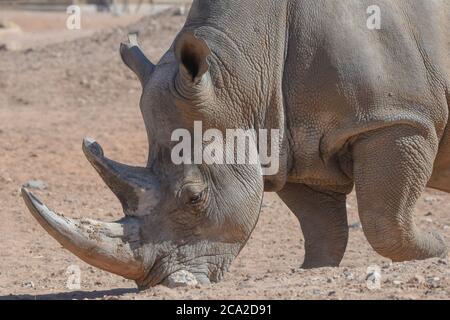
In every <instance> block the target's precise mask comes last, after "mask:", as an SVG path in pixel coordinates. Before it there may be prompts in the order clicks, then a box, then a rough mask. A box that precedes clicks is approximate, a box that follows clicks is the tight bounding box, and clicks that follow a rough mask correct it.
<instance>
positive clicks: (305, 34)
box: [23, 0, 450, 288]
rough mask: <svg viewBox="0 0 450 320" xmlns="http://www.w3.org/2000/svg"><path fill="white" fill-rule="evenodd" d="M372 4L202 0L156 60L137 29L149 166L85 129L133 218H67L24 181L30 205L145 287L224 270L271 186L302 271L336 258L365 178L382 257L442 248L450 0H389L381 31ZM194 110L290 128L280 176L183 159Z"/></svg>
mask: <svg viewBox="0 0 450 320" xmlns="http://www.w3.org/2000/svg"><path fill="white" fill-rule="evenodd" d="M372 2H373V1H371V0H370V1H368V0H348V1H341V0H197V1H194V3H193V6H192V8H191V10H190V14H189V16H188V18H187V21H186V24H185V26H184V27H183V29H182V30H181V32H180V33H179V35H178V36H177V38H176V40H175V41H174V44H173V46H172V47H171V48H170V49H169V50H168V51H167V53H166V54H165V55H164V57H163V58H162V59H161V61H160V62H159V63H158V64H156V65H155V64H153V63H152V62H150V61H149V60H148V59H147V58H146V57H145V55H144V54H143V53H142V51H141V50H140V49H139V46H138V45H137V42H136V41H134V40H132V41H131V43H128V44H123V45H122V46H121V54H122V58H123V60H124V62H125V63H126V64H127V65H128V66H129V67H130V68H131V69H132V70H133V71H134V72H135V73H136V74H137V76H138V77H139V79H140V81H141V83H142V86H143V94H142V99H141V109H142V113H143V117H144V121H145V124H146V127H147V131H148V139H149V146H150V156H149V160H148V165H147V166H146V167H145V168H136V167H130V166H127V165H123V164H120V163H117V162H115V161H112V160H109V159H107V158H106V157H105V156H104V155H103V151H102V149H101V147H100V146H99V145H98V144H97V143H96V142H94V141H92V140H85V141H84V145H83V148H84V151H85V153H86V156H87V158H88V159H89V161H90V162H91V163H92V165H93V166H94V167H95V169H97V171H98V172H99V173H100V175H101V177H102V178H103V179H104V181H105V182H106V184H107V185H108V186H109V187H110V188H111V189H112V191H113V192H114V193H115V194H116V195H117V197H118V198H119V200H120V201H121V203H122V205H123V209H124V213H125V218H123V219H122V220H120V221H118V222H116V223H103V222H96V221H92V220H88V219H81V220H77V219H68V218H64V217H62V216H60V215H57V214H55V213H54V212H52V211H50V210H49V209H47V207H45V206H44V205H43V204H42V203H41V202H40V201H39V200H38V199H37V198H35V197H34V196H33V195H32V194H31V193H29V192H28V191H27V190H26V189H23V197H24V199H25V202H26V204H27V206H28V208H29V209H30V210H31V212H32V214H33V215H34V216H35V218H36V219H37V220H38V221H39V223H40V224H41V225H42V226H43V227H44V228H45V230H47V231H48V232H49V233H50V234H51V235H52V236H53V237H54V238H55V239H56V240H58V241H59V242H60V243H61V244H62V245H63V246H64V247H65V248H67V249H68V250H70V251H71V252H73V253H74V254H76V255H77V256H78V257H80V258H81V259H83V260H84V261H86V262H88V263H90V264H92V265H94V266H96V267H99V268H102V269H104V270H107V271H110V272H113V273H115V274H119V275H122V276H124V277H126V278H128V279H133V280H135V281H136V283H137V284H138V286H139V287H140V288H147V287H149V286H154V285H156V284H159V283H165V282H166V281H167V279H169V278H170V276H171V275H173V274H176V273H177V272H179V271H183V272H188V274H190V275H193V276H195V278H196V279H197V280H198V281H199V282H202V283H208V282H210V281H214V282H215V281H218V280H220V279H221V278H222V276H223V275H224V273H225V271H226V270H227V269H228V267H229V266H230V264H231V262H232V261H233V259H234V258H235V257H236V256H237V255H238V253H239V251H240V250H241V249H242V247H243V246H244V245H245V243H246V241H247V240H248V238H249V236H250V234H251V232H252V230H253V229H254V227H255V224H256V222H257V220H258V215H259V211H260V206H261V201H262V198H263V192H264V191H268V192H278V194H279V195H280V197H281V199H282V200H283V201H284V202H285V203H286V204H287V205H288V206H289V208H290V209H291V210H292V211H293V213H294V214H295V215H296V216H297V217H298V218H299V220H300V223H301V227H302V230H303V234H304V237H305V251H306V255H305V261H304V264H303V267H305V268H311V267H323V266H337V265H339V263H340V261H341V259H342V257H343V255H344V251H345V248H346V245H347V239H348V225H347V215H346V195H347V194H348V193H349V192H350V191H351V190H352V189H353V186H355V187H356V193H357V199H358V206H359V214H360V218H361V223H362V227H363V230H364V233H365V235H366V237H367V239H368V241H369V242H370V244H371V245H372V246H373V248H374V249H375V250H376V251H377V252H378V253H379V254H381V255H383V256H385V257H388V258H390V259H392V260H394V261H404V260H413V259H426V258H430V257H438V256H443V255H445V254H446V252H447V249H446V245H445V244H444V242H443V240H442V238H441V237H440V236H439V235H438V234H436V233H431V232H430V233H428V232H422V231H419V230H418V229H417V227H416V225H415V224H414V221H413V210H414V207H415V204H416V201H417V200H418V198H419V196H420V195H421V193H422V192H423V190H424V189H425V187H426V186H429V187H433V188H437V189H440V190H444V191H447V192H450V128H449V123H448V116H449V100H450V94H449V86H450V83H449V74H450V29H449V21H450V2H449V1H448V0H378V1H376V2H377V5H378V6H379V8H380V13H381V16H380V17H381V21H380V22H381V23H380V25H379V27H380V28H369V27H368V23H367V19H368V15H367V8H368V7H369V6H370V5H372ZM194 121H201V122H202V124H203V127H204V129H210V128H215V129H217V130H219V131H221V132H225V130H226V129H228V128H241V129H261V128H264V129H268V130H272V129H278V130H279V139H278V140H277V143H278V147H279V150H280V153H279V170H278V172H277V173H276V174H274V175H270V176H264V175H262V174H261V166H260V165H259V164H205V163H200V164H188V163H183V164H174V163H173V161H172V160H173V159H172V156H171V150H172V148H173V147H174V144H175V142H174V141H172V139H171V138H172V133H173V132H174V131H175V130H177V129H180V128H184V129H186V130H189V131H191V130H192V128H193V123H194ZM194 152H195V150H194ZM280 232H282V230H280Z"/></svg>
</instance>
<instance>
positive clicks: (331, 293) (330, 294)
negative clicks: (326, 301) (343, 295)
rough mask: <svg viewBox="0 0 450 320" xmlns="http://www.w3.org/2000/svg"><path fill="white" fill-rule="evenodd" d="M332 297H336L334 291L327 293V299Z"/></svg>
mask: <svg viewBox="0 0 450 320" xmlns="http://www.w3.org/2000/svg"><path fill="white" fill-rule="evenodd" d="M334 295H336V291H334V290H333V291H330V292H328V296H329V297H331V296H334Z"/></svg>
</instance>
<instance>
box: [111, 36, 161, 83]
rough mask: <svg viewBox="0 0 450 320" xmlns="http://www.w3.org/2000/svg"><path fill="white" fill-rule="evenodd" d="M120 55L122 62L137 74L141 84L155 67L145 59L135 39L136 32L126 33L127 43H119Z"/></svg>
mask: <svg viewBox="0 0 450 320" xmlns="http://www.w3.org/2000/svg"><path fill="white" fill-rule="evenodd" d="M120 55H121V57H122V60H123V62H124V63H125V64H126V65H127V66H128V67H129V68H130V69H131V70H132V71H133V72H134V73H135V74H136V75H137V76H138V78H139V81H141V84H142V86H144V85H145V83H146V82H147V80H148V78H149V76H150V75H151V74H152V72H153V70H154V69H155V65H154V64H153V63H151V62H150V60H148V59H147V57H146V56H145V54H144V53H143V52H142V50H141V48H140V47H139V44H138V41H137V33H130V34H129V35H128V43H124V42H123V43H121V44H120Z"/></svg>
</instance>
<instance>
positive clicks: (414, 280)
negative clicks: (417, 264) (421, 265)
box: [409, 274, 425, 284]
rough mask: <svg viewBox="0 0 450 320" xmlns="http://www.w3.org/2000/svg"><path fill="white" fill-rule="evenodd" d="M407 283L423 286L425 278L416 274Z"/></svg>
mask: <svg viewBox="0 0 450 320" xmlns="http://www.w3.org/2000/svg"><path fill="white" fill-rule="evenodd" d="M409 282H411V283H417V284H423V283H425V278H424V277H423V276H421V275H420V274H416V275H415V276H414V277H413V278H412V279H411V280H410V281H409Z"/></svg>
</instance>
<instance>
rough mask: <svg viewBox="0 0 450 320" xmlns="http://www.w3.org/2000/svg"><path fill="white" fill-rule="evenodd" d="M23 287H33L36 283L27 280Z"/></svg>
mask: <svg viewBox="0 0 450 320" xmlns="http://www.w3.org/2000/svg"><path fill="white" fill-rule="evenodd" d="M22 287H23V288H29V289H33V288H34V283H33V281H27V282H24V283H22Z"/></svg>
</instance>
